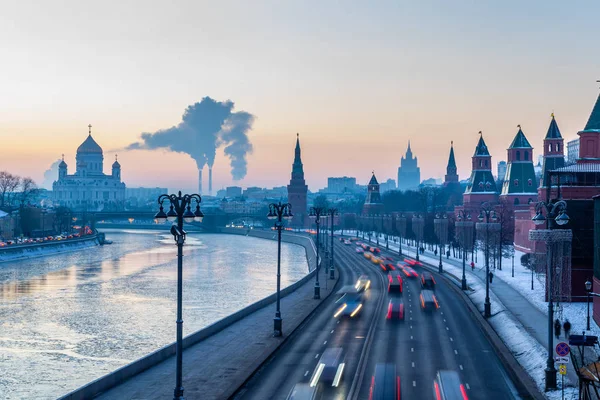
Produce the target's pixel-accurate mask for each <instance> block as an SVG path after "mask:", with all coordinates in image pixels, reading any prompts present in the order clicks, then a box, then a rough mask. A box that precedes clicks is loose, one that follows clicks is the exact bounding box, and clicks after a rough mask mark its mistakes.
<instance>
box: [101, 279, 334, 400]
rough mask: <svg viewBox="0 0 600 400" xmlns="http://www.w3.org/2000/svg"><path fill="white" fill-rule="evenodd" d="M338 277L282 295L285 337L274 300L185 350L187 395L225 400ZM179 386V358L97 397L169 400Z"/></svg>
mask: <svg viewBox="0 0 600 400" xmlns="http://www.w3.org/2000/svg"><path fill="white" fill-rule="evenodd" d="M335 283H337V279H336V280H334V281H329V282H328V285H327V287H328V289H325V282H323V285H322V287H321V300H314V299H313V295H314V279H311V280H309V281H308V282H306V283H305V284H304V285H302V286H301V287H300V288H298V289H297V290H296V291H294V292H293V293H290V294H289V295H287V296H285V297H283V298H282V299H281V314H282V318H283V332H284V336H283V338H274V337H273V317H274V316H275V304H270V305H268V306H266V307H264V308H262V309H260V310H259V311H256V312H255V313H253V314H251V315H250V316H248V317H246V318H244V319H242V320H240V321H238V322H236V323H234V324H233V325H231V326H229V327H228V328H225V329H224V330H222V331H220V332H219V333H217V334H215V335H212V336H211V337H209V338H207V339H205V340H203V341H201V342H199V343H198V344H196V345H194V346H192V347H190V348H188V349H185V351H184V352H183V387H184V395H185V397H186V398H188V399H226V398H228V397H230V396H231V395H232V394H233V393H234V392H235V390H237V388H238V387H239V386H241V385H242V384H243V383H244V382H245V381H246V380H247V379H248V378H249V377H250V375H251V374H252V373H254V371H255V370H256V369H257V368H258V367H260V365H261V364H262V363H263V362H264V361H265V360H266V359H267V358H268V357H269V356H270V355H271V354H272V353H273V352H274V351H275V350H276V349H277V348H278V347H279V346H280V345H281V344H282V343H283V341H284V340H285V338H286V337H288V336H289V335H290V334H291V333H292V332H293V330H294V329H296V328H297V327H298V326H299V325H300V324H301V323H302V322H303V321H304V320H305V319H306V317H307V316H308V315H310V313H311V312H312V311H313V310H314V309H315V308H316V307H317V306H318V305H319V304H321V302H323V301H324V300H325V299H326V298H327V296H328V295H329V294H330V293H331V292H332V290H333V287H334V286H335ZM174 387H175V357H171V358H169V359H168V360H166V361H164V362H162V363H160V364H158V365H156V366H154V367H152V368H150V369H148V370H146V371H145V372H142V373H141V374H139V375H136V376H135V377H133V378H131V379H129V380H127V381H125V382H123V383H122V384H120V385H119V386H117V387H115V388H113V389H111V390H109V391H107V392H105V393H103V394H101V395H100V396H98V397H96V399H102V400H112V399H140V400H141V399H144V400H149V399H168V398H172V397H173V389H174Z"/></svg>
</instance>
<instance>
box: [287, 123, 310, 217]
mask: <svg viewBox="0 0 600 400" xmlns="http://www.w3.org/2000/svg"><path fill="white" fill-rule="evenodd" d="M287 191H288V203H290V204H291V205H292V213H293V214H294V217H293V219H292V225H293V226H296V227H306V226H308V222H309V221H308V214H307V195H308V186H307V185H306V182H305V180H304V167H303V165H302V157H301V150H300V134H299V133H297V134H296V149H295V152H294V163H293V164H292V179H291V180H290V184H289V185H288V187H287Z"/></svg>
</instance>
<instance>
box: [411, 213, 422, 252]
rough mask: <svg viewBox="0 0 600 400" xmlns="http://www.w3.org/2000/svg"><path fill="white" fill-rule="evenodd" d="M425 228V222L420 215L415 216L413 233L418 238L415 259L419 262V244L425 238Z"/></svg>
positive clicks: (413, 218)
mask: <svg viewBox="0 0 600 400" xmlns="http://www.w3.org/2000/svg"><path fill="white" fill-rule="evenodd" d="M424 226H425V220H424V219H423V217H422V216H421V215H420V214H416V215H413V217H412V231H413V233H414V234H415V236H416V237H417V248H416V250H417V256H416V257H415V258H416V260H417V261H419V244H420V243H421V239H422V238H423V228H424Z"/></svg>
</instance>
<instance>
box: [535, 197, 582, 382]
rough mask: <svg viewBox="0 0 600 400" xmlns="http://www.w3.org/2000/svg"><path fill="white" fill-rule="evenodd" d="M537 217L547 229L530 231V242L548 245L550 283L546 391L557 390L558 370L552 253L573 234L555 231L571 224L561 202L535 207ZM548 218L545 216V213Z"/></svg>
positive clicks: (547, 268)
mask: <svg viewBox="0 0 600 400" xmlns="http://www.w3.org/2000/svg"><path fill="white" fill-rule="evenodd" d="M535 211H536V214H535V216H534V217H533V218H532V219H531V220H532V221H533V223H534V224H535V225H537V226H541V225H544V224H546V229H533V230H530V231H529V240H533V241H543V242H544V243H545V244H546V273H547V281H548V358H547V359H546V369H545V373H546V388H545V389H546V390H551V389H556V368H554V343H553V339H554V338H553V336H552V329H553V322H554V304H553V298H552V297H553V294H554V288H553V281H554V266H553V265H552V261H553V260H552V252H553V247H554V244H555V243H556V242H570V241H571V240H572V239H573V232H572V231H571V230H570V229H555V226H554V223H556V224H557V225H560V226H563V225H565V224H567V223H568V222H569V216H568V215H567V213H566V211H567V203H566V202H565V201H564V200H559V201H557V202H556V203H552V202H548V203H545V202H543V201H540V202H538V203H537V204H536V205H535ZM544 211H545V213H546V216H544V213H543V212H544Z"/></svg>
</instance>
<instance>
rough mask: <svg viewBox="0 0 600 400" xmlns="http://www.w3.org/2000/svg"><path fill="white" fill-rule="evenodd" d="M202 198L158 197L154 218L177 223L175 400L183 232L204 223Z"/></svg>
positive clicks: (178, 395)
mask: <svg viewBox="0 0 600 400" xmlns="http://www.w3.org/2000/svg"><path fill="white" fill-rule="evenodd" d="M165 200H168V201H169V203H170V207H169V212H168V213H166V214H165V211H164V209H163V203H164V202H165ZM194 201H195V202H196V211H195V212H192V210H191V205H192V202H194ZM201 202H202V198H201V197H200V195H198V194H184V195H182V194H181V191H180V192H179V193H178V194H177V195H175V194H170V195H169V194H161V195H160V196H158V204H159V205H160V209H159V211H158V212H157V213H156V215H155V216H154V218H155V219H157V220H159V221H160V222H165V221H169V222H176V223H177V224H176V225H175V224H174V225H172V226H171V234H172V235H173V239H175V242H176V243H177V322H176V324H177V343H176V345H175V352H176V371H177V372H176V376H175V391H174V395H173V399H174V400H183V385H182V382H181V380H182V353H183V316H182V297H183V243H184V242H185V235H186V232H185V231H184V230H183V222H184V221H185V222H187V223H190V222H193V221H197V222H202V218H204V214H202V211H200V203H201Z"/></svg>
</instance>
